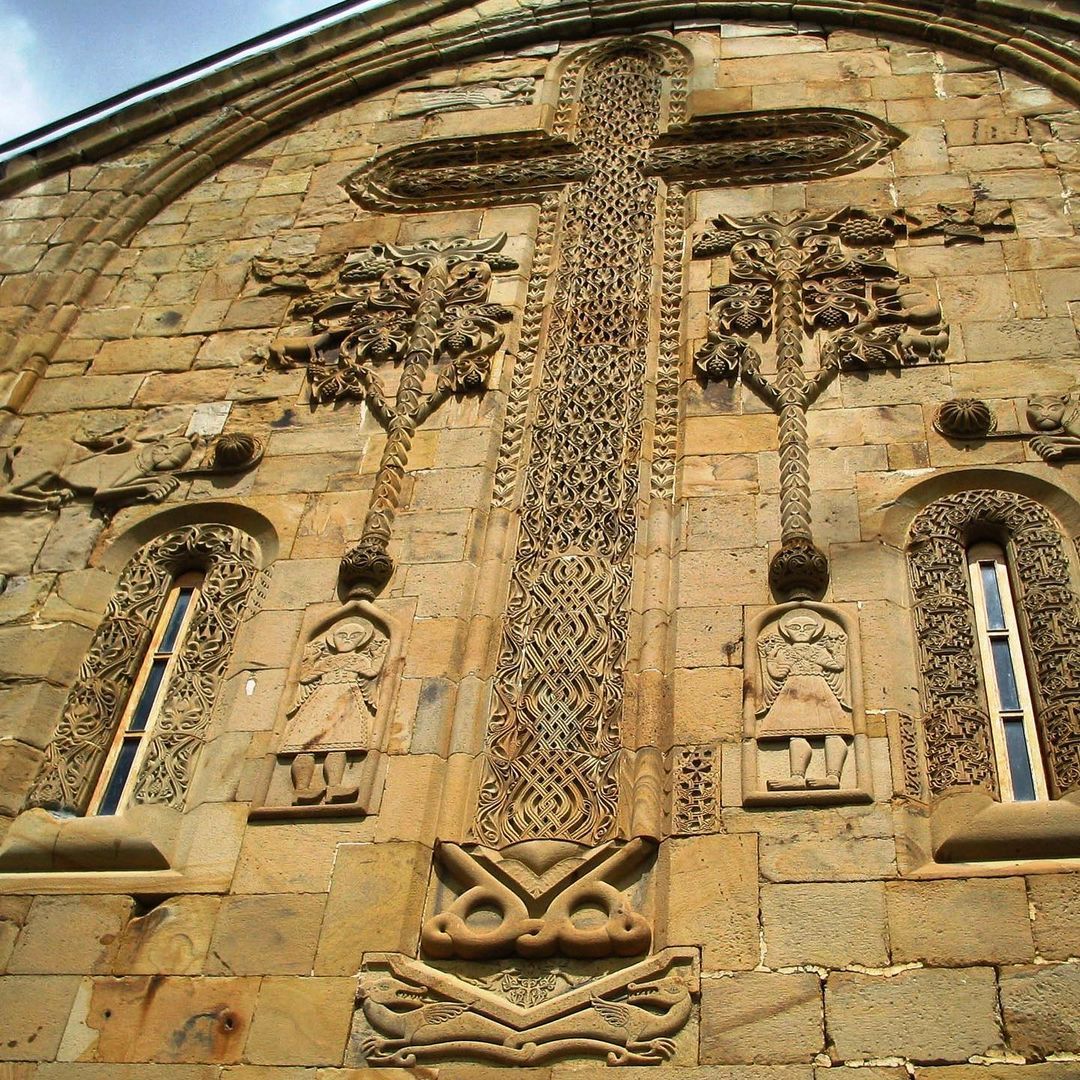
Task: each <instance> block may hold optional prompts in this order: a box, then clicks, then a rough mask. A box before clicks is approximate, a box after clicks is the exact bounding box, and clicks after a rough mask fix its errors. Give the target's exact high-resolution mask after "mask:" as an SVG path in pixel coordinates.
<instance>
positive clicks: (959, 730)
mask: <svg viewBox="0 0 1080 1080" xmlns="http://www.w3.org/2000/svg"><path fill="white" fill-rule="evenodd" d="M980 541H991V542H993V543H996V544H998V545H1000V547H1001V548H1002V549H1003V550H1004V551H1005V555H1006V559H1007V562H1008V567H1009V578H1010V583H1011V585H1012V589H1013V600H1014V603H1015V606H1016V613H1017V616H1018V621H1019V627H1020V634H1021V638H1022V641H1023V647H1024V652H1025V656H1026V659H1027V661H1028V679H1029V684H1030V690H1031V694H1032V698H1033V703H1034V708H1035V717H1036V724H1037V726H1038V729H1039V735H1040V742H1041V745H1042V752H1043V760H1044V763H1045V767H1046V776H1047V782H1048V788H1049V795H1050V798H1049V800H1036V801H1035V802H1033V803H1032V802H1023V803H1015V802H1012V803H1002V802H1001V801H1000V799H999V787H998V780H997V770H996V766H995V759H994V748H993V744H992V739H991V729H990V718H989V715H988V711H987V703H986V697H985V691H984V687H983V685H982V669H981V665H980V662H979V655H978V648H979V646H978V636H977V633H978V631H977V626H976V621H975V609H974V601H973V597H972V593H971V586H970V581H969V577H968V570H967V552H968V549H969V548H970V547H971V545H973V544H976V543H978V542H980ZM907 554H908V569H909V574H910V583H911V590H912V595H913V598H914V606H913V616H914V622H915V631H916V635H915V637H916V650H917V655H918V661H919V669H920V675H921V694H922V704H923V716H922V720H921V724H920V723H918V722H916V721H914V720H910V719H909V720H908V722H906V723H902V724H901V726H900V737H901V748H900V749H901V763H902V771H903V774H904V788H905V790H906V792H907V793H908V794H909V795H912V796H915V797H916V798H919V799H923V800H926V799H929V801H930V803H931V811H930V829H931V844H932V850H933V856H934V858H935V859H936V860H937V861H939V862H956V861H970V860H986V859H992V860H1000V859H1016V858H1023V859H1030V858H1059V857H1074V856H1076V855H1078V854H1080V597H1078V596H1077V593H1076V591H1075V589H1074V586H1073V581H1074V574H1073V566H1072V556H1071V555H1070V551H1069V545H1068V543H1067V541H1066V539H1065V537H1064V535H1063V532H1062V530H1061V527H1060V526H1059V524H1058V523H1057V521H1056V520H1055V518H1054V517H1053V516H1052V515H1051V514H1050V512H1049V511H1048V510H1047V509H1046V508H1045V507H1044V506H1042V505H1041V504H1040V503H1038V502H1036V501H1035V500H1034V499H1032V498H1030V497H1029V496H1027V495H1023V494H1020V493H1017V492H1012V491H1003V490H998V489H992V488H979V489H972V490H967V491H960V492H958V493H955V494H952V495H947V496H944V497H943V498H940V499H938V500H936V501H935V502H933V503H931V504H930V505H929V506H927V507H926V508H925V509H923V510H922V511H921V512H920V513H919V514H918V515H917V516H916V517H915V519H914V521H913V522H912V524H911V527H910V530H909V533H908V548H907Z"/></svg>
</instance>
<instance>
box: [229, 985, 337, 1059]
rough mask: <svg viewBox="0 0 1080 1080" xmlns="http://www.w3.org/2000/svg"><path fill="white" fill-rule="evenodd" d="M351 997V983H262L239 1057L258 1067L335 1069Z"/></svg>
mask: <svg viewBox="0 0 1080 1080" xmlns="http://www.w3.org/2000/svg"><path fill="white" fill-rule="evenodd" d="M355 996H356V980H355V979H349V978H339V979H333V978H331V979H322V978H315V977H311V976H309V977H308V978H288V977H280V976H269V977H268V978H265V979H263V983H262V989H261V990H260V991H259V1000H258V1002H257V1003H256V1006H255V1019H254V1021H253V1023H252V1025H251V1034H250V1035H249V1036H248V1040H247V1045H246V1047H245V1048H244V1057H245V1058H246V1059H247V1060H248V1061H250V1062H253V1063H256V1064H263V1065H340V1064H341V1062H342V1060H343V1059H344V1056H345V1041H346V1039H347V1038H348V1035H349V1025H350V1024H351V1022H352V1015H353V1000H354V998H355Z"/></svg>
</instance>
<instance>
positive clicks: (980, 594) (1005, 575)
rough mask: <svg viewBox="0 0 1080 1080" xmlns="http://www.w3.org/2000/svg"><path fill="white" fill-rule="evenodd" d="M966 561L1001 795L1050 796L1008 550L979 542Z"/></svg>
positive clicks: (1015, 798) (1013, 797) (1017, 798)
mask: <svg viewBox="0 0 1080 1080" xmlns="http://www.w3.org/2000/svg"><path fill="white" fill-rule="evenodd" d="M967 561H968V574H969V578H970V581H971V593H972V598H973V600H974V602H975V626H976V629H977V630H978V634H979V659H980V661H981V663H982V672H983V685H984V686H985V688H986V699H987V706H988V708H989V712H990V728H991V735H992V739H993V745H994V756H995V758H996V761H997V773H998V783H999V785H1000V788H1001V798H1002V800H1003V801H1014V802H1031V801H1033V800H1035V799H1045V798H1047V797H1048V794H1047V786H1046V770H1045V768H1044V767H1043V761H1042V754H1041V752H1040V750H1039V736H1038V729H1037V728H1036V726H1035V710H1034V709H1033V708H1032V704H1031V690H1030V687H1029V684H1028V677H1027V668H1026V666H1025V663H1024V653H1023V645H1022V642H1021V640H1020V629H1019V624H1018V622H1017V618H1016V607H1015V604H1014V603H1013V594H1012V587H1011V584H1010V582H1009V567H1008V563H1007V561H1006V558H1005V552H1004V550H1003V549H1002V548H1001V547H1000V546H999V545H997V544H992V543H979V544H974V545H972V546H971V548H969V550H968V556H967Z"/></svg>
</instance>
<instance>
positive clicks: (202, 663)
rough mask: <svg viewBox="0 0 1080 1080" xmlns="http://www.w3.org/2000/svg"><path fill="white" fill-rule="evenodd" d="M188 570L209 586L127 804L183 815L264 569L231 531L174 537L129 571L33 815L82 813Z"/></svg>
mask: <svg viewBox="0 0 1080 1080" xmlns="http://www.w3.org/2000/svg"><path fill="white" fill-rule="evenodd" d="M192 570H198V571H201V572H202V574H203V575H204V577H203V583H202V586H201V588H200V590H199V595H198V597H197V599H196V602H195V605H194V611H193V613H192V615H191V619H190V622H189V625H188V628H187V632H186V635H185V638H184V641H183V644H182V647H181V650H180V654H179V656H178V658H177V661H176V666H175V668H174V670H173V672H172V677H171V679H170V681H169V685H168V687H167V689H166V693H165V696H164V699H163V701H162V702H161V706H160V715H159V717H158V720H157V723H156V725H155V728H154V731H153V733H152V734H151V736H150V738H149V739H148V745H147V747H146V752H145V755H144V757H143V760H142V765H141V768H140V772H139V775H138V778H137V779H136V781H135V785H134V787H133V789H132V792H131V796H130V804H131V805H138V804H161V805H165V806H168V807H170V808H172V809H175V810H178V811H182V810H183V809H184V804H185V801H186V798H187V792H188V789H189V787H190V784H191V778H192V776H193V774H194V771H195V766H196V763H197V760H198V756H199V751H200V750H201V748H202V745H203V742H204V741H205V737H206V731H207V728H208V727H209V724H210V717H211V712H212V709H213V704H214V697H215V694H216V692H217V688H218V685H219V683H220V681H221V679H222V677H223V675H224V674H225V670H226V668H227V666H228V664H229V660H230V656H231V653H232V646H233V642H234V640H235V637H236V632H237V630H238V628H239V625H240V623H241V621H242V619H243V617H244V615H245V612H246V609H247V606H248V602H249V600H250V597H251V594H252V587H253V585H254V584H255V582H256V580H257V578H258V575H259V571H260V552H259V546H258V544H257V543H256V541H255V540H254V539H252V538H251V537H250V536H249V535H248V534H247V533H245V532H244V531H243V530H241V529H239V528H237V527H235V526H232V525H224V524H216V523H207V524H193V525H184V526H182V527H180V528H176V529H172V530H171V531H169V532H167V533H164V534H163V535H161V536H158V537H156V538H155V539H153V540H151V541H150V542H148V543H146V544H144V545H143V546H142V547H141V548H140V549H139V550H138V551H137V552H136V553H135V555H134V556H133V557H132V559H131V560H130V561H129V562H128V563H127V565H126V566H125V568H124V570H123V572H122V573H121V575H120V580H119V581H118V582H117V585H116V589H115V590H114V592H113V595H112V598H111V599H110V601H109V604H108V607H107V608H106V610H105V616H104V618H103V619H102V622H101V625H100V626H99V627H98V629H97V632H96V633H95V635H94V638H93V641H92V642H91V643H90V648H89V650H88V652H87V655H86V659H85V660H84V661H83V664H82V667H81V668H80V670H79V674H78V677H77V679H76V681H75V685H74V686H73V687H72V689H71V691H70V693H69V694H68V698H67V702H66V703H65V706H64V711H63V715H62V718H61V720H60V725H59V727H58V729H57V732H56V734H55V735H54V737H53V739H52V740H51V742H50V743H49V746H48V748H47V750H46V753H45V762H44V763H43V765H42V768H41V771H40V772H39V774H38V777H37V780H36V781H35V783H34V786H33V787H32V788H31V791H30V795H29V797H28V799H27V803H26V805H27V807H28V808H34V807H40V808H43V809H47V810H53V811H60V812H62V813H67V814H74V815H79V816H81V815H83V814H85V813H86V810H87V807H88V804H89V802H90V799H91V797H92V795H93V792H94V787H95V785H96V783H97V780H98V776H99V774H100V772H101V768H102V766H103V765H104V763H105V759H106V757H107V755H108V752H109V749H110V747H111V746H112V743H113V740H114V738H115V734H116V731H117V728H118V725H119V723H120V721H121V718H122V716H123V714H124V710H125V708H126V706H127V703H128V700H129V697H130V694H131V690H132V687H133V685H134V683H135V680H136V676H137V674H138V671H139V668H140V666H141V665H142V662H143V659H144V657H145V654H146V650H147V648H148V646H149V644H150V641H151V638H152V635H153V633H154V629H155V627H156V626H157V624H158V622H159V620H160V617H161V613H162V610H163V609H164V607H165V604H166V602H167V600H168V596H169V593H170V590H171V588H172V585H173V582H174V581H175V580H176V579H177V578H178V577H179V576H180V575H181V574H183V573H185V572H188V571H192Z"/></svg>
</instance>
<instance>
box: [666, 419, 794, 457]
mask: <svg viewBox="0 0 1080 1080" xmlns="http://www.w3.org/2000/svg"><path fill="white" fill-rule="evenodd" d="M777 438H778V435H777V425H776V417H775V416H773V415H772V413H758V414H748V415H746V416H690V417H687V419H686V422H685V424H684V431H683V453H684V454H685V455H687V456H688V457H690V456H693V455H697V454H746V453H757V452H758V451H759V450H775V449H776V447H777V445H778V443H777Z"/></svg>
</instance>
